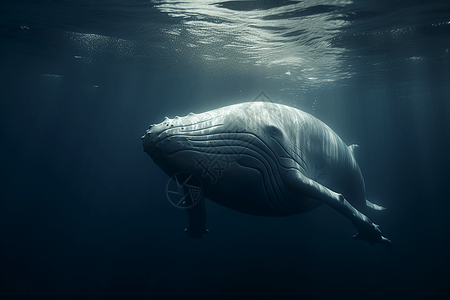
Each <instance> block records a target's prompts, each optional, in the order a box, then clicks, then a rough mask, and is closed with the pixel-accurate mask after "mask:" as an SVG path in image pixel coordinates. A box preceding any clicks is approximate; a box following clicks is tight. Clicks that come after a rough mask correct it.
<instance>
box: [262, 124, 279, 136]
mask: <svg viewBox="0 0 450 300" xmlns="http://www.w3.org/2000/svg"><path fill="white" fill-rule="evenodd" d="M266 132H267V133H268V134H270V135H271V136H282V135H283V133H282V132H281V130H280V129H279V128H278V127H276V126H273V125H267V127H266Z"/></svg>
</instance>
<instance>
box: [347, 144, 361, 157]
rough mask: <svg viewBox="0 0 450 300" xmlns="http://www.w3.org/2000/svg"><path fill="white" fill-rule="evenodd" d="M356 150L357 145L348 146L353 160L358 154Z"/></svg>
mask: <svg viewBox="0 0 450 300" xmlns="http://www.w3.org/2000/svg"><path fill="white" fill-rule="evenodd" d="M358 148H359V145H357V144H351V145H350V146H348V149H349V150H350V152H351V153H352V155H353V158H355V159H356V154H355V153H356V152H358Z"/></svg>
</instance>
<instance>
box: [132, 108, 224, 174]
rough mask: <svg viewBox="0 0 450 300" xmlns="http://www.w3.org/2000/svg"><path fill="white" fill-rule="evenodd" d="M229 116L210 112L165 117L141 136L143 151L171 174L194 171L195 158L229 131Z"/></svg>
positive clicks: (208, 149) (210, 147) (209, 148)
mask: <svg viewBox="0 0 450 300" xmlns="http://www.w3.org/2000/svg"><path fill="white" fill-rule="evenodd" d="M225 124H226V116H223V115H221V114H216V113H214V112H207V113H203V114H194V113H190V114H188V115H187V116H185V117H174V118H173V119H170V118H168V117H166V118H165V119H164V121H163V122H161V123H159V124H154V125H150V126H149V128H148V129H147V131H146V132H145V134H144V135H143V136H142V137H141V139H142V141H143V147H144V152H146V153H147V154H149V155H150V157H151V158H152V159H153V161H154V162H155V163H156V164H157V165H158V166H160V167H161V169H163V170H164V171H165V172H166V173H167V174H168V175H173V174H175V173H178V172H183V171H184V172H191V171H192V169H193V165H194V164H195V157H198V156H199V155H204V153H206V152H208V151H210V150H211V149H212V148H213V145H215V144H217V143H218V142H220V141H221V140H223V138H224V136H223V134H224V133H226V132H227V129H226V128H225V127H226V125H225Z"/></svg>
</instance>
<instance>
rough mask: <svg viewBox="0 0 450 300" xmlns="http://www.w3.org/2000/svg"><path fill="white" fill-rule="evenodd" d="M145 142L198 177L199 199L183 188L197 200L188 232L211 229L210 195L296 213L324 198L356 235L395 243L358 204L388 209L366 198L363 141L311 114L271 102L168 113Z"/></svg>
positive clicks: (250, 208) (173, 168) (168, 163)
mask: <svg viewBox="0 0 450 300" xmlns="http://www.w3.org/2000/svg"><path fill="white" fill-rule="evenodd" d="M142 141H143V146H144V151H145V152H146V153H148V154H149V155H150V157H151V158H152V159H153V161H154V162H155V163H156V164H157V165H158V166H159V167H160V168H161V169H162V170H163V171H164V172H165V173H166V174H167V175H169V176H177V174H190V176H194V177H195V178H197V179H198V181H200V185H201V195H200V196H198V197H196V196H193V195H194V194H193V193H192V190H190V189H193V187H192V186H189V185H186V186H184V192H185V193H186V197H185V201H187V200H189V201H190V203H193V205H190V206H189V205H187V206H186V211H187V213H188V227H187V228H186V229H185V231H186V233H187V234H188V235H189V236H190V237H194V238H198V237H202V236H203V235H204V234H205V233H207V232H208V230H207V229H206V227H205V226H206V209H205V203H204V201H205V198H207V199H209V200H211V201H214V202H216V203H218V204H220V205H222V206H225V207H228V208H230V209H233V210H237V211H240V212H244V213H247V214H252V215H258V216H290V215H296V214H300V213H304V212H307V211H309V210H311V209H314V208H316V207H318V206H319V205H322V204H325V205H328V206H330V207H332V208H333V209H335V210H336V211H337V212H339V213H340V214H342V215H343V216H344V217H346V218H348V219H349V220H350V221H351V222H352V224H353V225H354V226H355V228H356V229H357V233H356V234H355V235H354V236H353V237H354V238H355V239H362V240H366V241H367V242H369V243H370V244H375V243H381V244H385V245H388V246H391V241H390V240H389V239H387V238H385V237H384V236H382V234H381V231H380V229H379V226H378V225H376V224H374V223H373V222H372V221H371V220H370V219H369V218H368V217H366V216H365V215H364V214H362V213H361V212H360V211H358V210H357V209H356V208H355V207H354V205H355V206H358V205H359V206H361V205H364V206H368V207H370V208H372V209H374V210H382V209H384V208H383V207H381V206H379V205H376V204H374V203H371V202H370V201H368V200H367V199H366V193H365V185H364V179H363V176H362V174H361V171H360V168H359V166H358V164H357V162H356V160H355V155H354V152H355V149H356V148H357V147H358V146H357V145H350V146H347V145H346V144H345V143H344V142H343V141H342V140H341V138H340V137H339V136H338V135H337V134H336V133H335V132H334V131H333V130H332V129H331V128H330V127H328V126H327V125H326V124H324V123H323V122H322V121H320V120H318V119H317V118H315V117H313V116H312V115H310V114H308V113H306V112H303V111H301V110H298V109H296V108H293V107H289V106H285V105H281V104H276V103H270V102H246V103H240V104H235V105H230V106H226V107H222V108H219V109H215V110H212V111H208V112H204V113H200V114H194V113H189V114H188V115H187V116H185V117H174V118H173V119H169V118H168V117H166V118H165V120H164V121H163V122H161V123H159V124H155V125H150V126H149V128H148V130H147V131H146V133H145V134H144V135H143V136H142ZM179 176H185V178H186V176H187V175H179ZM189 178H190V177H189ZM197 188H198V189H199V188H200V187H197ZM199 194H200V193H197V195H199ZM197 198H198V199H197Z"/></svg>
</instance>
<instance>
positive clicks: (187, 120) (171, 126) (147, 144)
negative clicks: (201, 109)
mask: <svg viewBox="0 0 450 300" xmlns="http://www.w3.org/2000/svg"><path fill="white" fill-rule="evenodd" d="M195 116H196V114H194V113H192V112H191V113H189V114H188V115H187V116H185V117H178V116H175V117H174V118H173V119H170V118H169V117H165V118H164V120H163V121H162V122H161V123H158V124H153V125H150V126H149V127H148V129H147V130H146V131H145V134H144V135H143V136H141V140H142V143H143V147H144V152H147V153H148V154H149V155H150V156H151V153H152V152H153V150H155V149H156V148H159V146H161V142H162V141H163V140H166V142H167V140H169V141H170V136H172V135H176V134H177V133H179V132H180V131H183V130H185V127H186V126H189V125H191V124H192V123H193V122H195Z"/></svg>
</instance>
